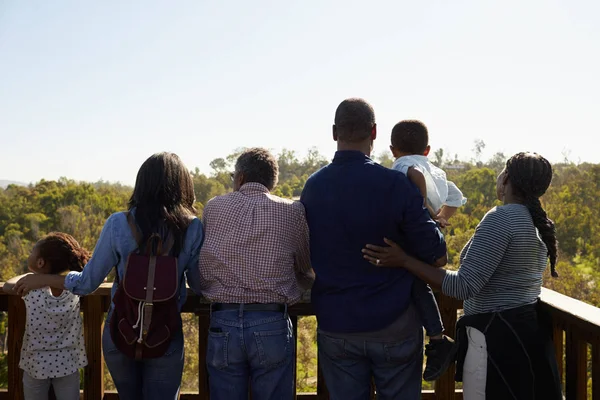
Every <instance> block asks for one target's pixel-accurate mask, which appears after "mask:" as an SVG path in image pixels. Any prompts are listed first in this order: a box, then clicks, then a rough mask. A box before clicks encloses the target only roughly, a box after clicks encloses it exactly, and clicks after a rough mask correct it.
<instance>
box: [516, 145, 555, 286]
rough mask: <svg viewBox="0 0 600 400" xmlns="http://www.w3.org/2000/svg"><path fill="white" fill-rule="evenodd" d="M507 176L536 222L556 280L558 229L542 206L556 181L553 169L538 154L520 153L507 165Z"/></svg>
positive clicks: (534, 222)
mask: <svg viewBox="0 0 600 400" xmlns="http://www.w3.org/2000/svg"><path fill="white" fill-rule="evenodd" d="M506 173H507V174H508V179H509V180H510V183H511V184H512V186H513V188H514V189H515V190H516V194H517V195H519V196H521V197H522V198H523V201H524V204H525V206H526V207H527V209H528V210H529V213H530V214H531V218H532V219H533V224H534V225H535V227H536V228H537V230H538V231H539V233H540V236H541V237H542V241H543V242H544V243H545V244H546V247H547V248H548V257H549V258H550V271H551V272H552V276H553V277H558V274H557V272H556V259H557V253H558V241H557V240H556V228H555V227H554V222H553V221H552V220H551V219H550V218H548V215H547V214H546V211H545V210H544V209H543V208H542V203H540V197H541V196H542V195H543V194H544V193H546V190H547V189H548V187H549V186H550V182H551V181H552V165H550V162H548V160H546V159H545V158H544V157H542V156H540V155H538V154H536V153H518V154H515V155H514V156H512V157H511V158H509V159H508V161H507V162H506Z"/></svg>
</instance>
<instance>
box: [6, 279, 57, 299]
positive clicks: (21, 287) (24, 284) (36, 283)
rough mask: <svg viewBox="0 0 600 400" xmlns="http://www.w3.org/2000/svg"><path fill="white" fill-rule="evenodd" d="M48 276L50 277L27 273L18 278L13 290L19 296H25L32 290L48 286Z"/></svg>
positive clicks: (49, 280)
mask: <svg viewBox="0 0 600 400" xmlns="http://www.w3.org/2000/svg"><path fill="white" fill-rule="evenodd" d="M49 278H52V275H46V274H29V275H26V276H24V277H22V278H21V279H19V281H18V282H17V283H16V284H15V286H14V288H13V290H14V291H15V292H16V293H17V294H18V295H19V296H25V295H26V294H27V293H29V292H30V291H32V290H35V289H41V288H43V287H46V286H50V282H51V279H49Z"/></svg>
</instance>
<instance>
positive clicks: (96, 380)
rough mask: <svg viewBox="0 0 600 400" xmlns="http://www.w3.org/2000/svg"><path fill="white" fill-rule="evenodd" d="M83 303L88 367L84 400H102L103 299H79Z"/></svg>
mask: <svg viewBox="0 0 600 400" xmlns="http://www.w3.org/2000/svg"><path fill="white" fill-rule="evenodd" d="M81 299H82V301H83V334H84V337H85V350H86V353H87V358H88V365H87V367H85V369H84V378H83V387H84V389H83V398H84V400H102V399H103V398H104V358H103V356H102V328H103V326H102V324H103V321H104V299H103V297H102V296H101V295H93V294H92V295H90V296H86V297H82V298H81Z"/></svg>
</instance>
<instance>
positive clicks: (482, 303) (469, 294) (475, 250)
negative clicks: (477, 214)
mask: <svg viewBox="0 0 600 400" xmlns="http://www.w3.org/2000/svg"><path fill="white" fill-rule="evenodd" d="M547 254H548V251H547V249H546V245H545V244H544V243H543V242H542V240H541V238H540V236H539V234H538V231H537V229H536V228H535V226H534V225H533V221H532V219H531V215H530V214H529V210H527V207H525V206H524V205H521V204H507V205H503V206H499V207H495V208H493V209H491V210H490V211H489V212H488V213H487V214H486V215H485V217H484V218H483V219H482V220H481V222H480V223H479V225H478V226H477V229H476V230H475V234H474V235H473V236H472V237H471V239H470V240H469V242H468V243H467V244H466V246H465V247H464V249H463V250H462V252H461V255H460V268H459V270H458V271H448V273H447V274H446V277H445V278H444V282H443V284H442V291H443V292H444V294H446V295H448V296H452V297H455V298H458V299H461V300H464V311H465V315H472V314H480V313H487V312H494V311H502V310H507V309H510V308H515V307H519V306H522V305H526V304H532V303H534V302H535V301H536V300H537V298H538V297H539V295H540V292H541V287H542V274H543V272H544V269H545V268H546V265H547Z"/></svg>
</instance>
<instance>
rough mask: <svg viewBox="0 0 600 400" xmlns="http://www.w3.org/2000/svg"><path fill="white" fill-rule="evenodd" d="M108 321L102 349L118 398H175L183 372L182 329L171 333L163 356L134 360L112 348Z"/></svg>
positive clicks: (134, 399) (166, 399) (144, 399)
mask: <svg viewBox="0 0 600 400" xmlns="http://www.w3.org/2000/svg"><path fill="white" fill-rule="evenodd" d="M108 324H109V322H107V323H106V324H105V327H104V333H103V335H102V349H103V352H104V360H105V361H106V365H107V366H108V370H109V372H110V375H111V376H112V379H113V382H114V383H115V386H116V388H117V392H119V399H120V400H177V399H178V396H179V387H180V386H181V377H182V375H183V357H184V347H183V331H179V332H177V333H175V334H174V335H173V337H172V340H171V344H170V346H169V348H168V349H167V351H166V352H165V355H164V356H162V357H159V358H151V359H146V360H143V361H136V360H134V359H131V358H129V357H127V356H126V355H124V354H123V353H121V352H120V351H119V350H118V349H117V348H116V347H115V345H114V344H113V341H112V338H111V337H110V331H109V326H108Z"/></svg>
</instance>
